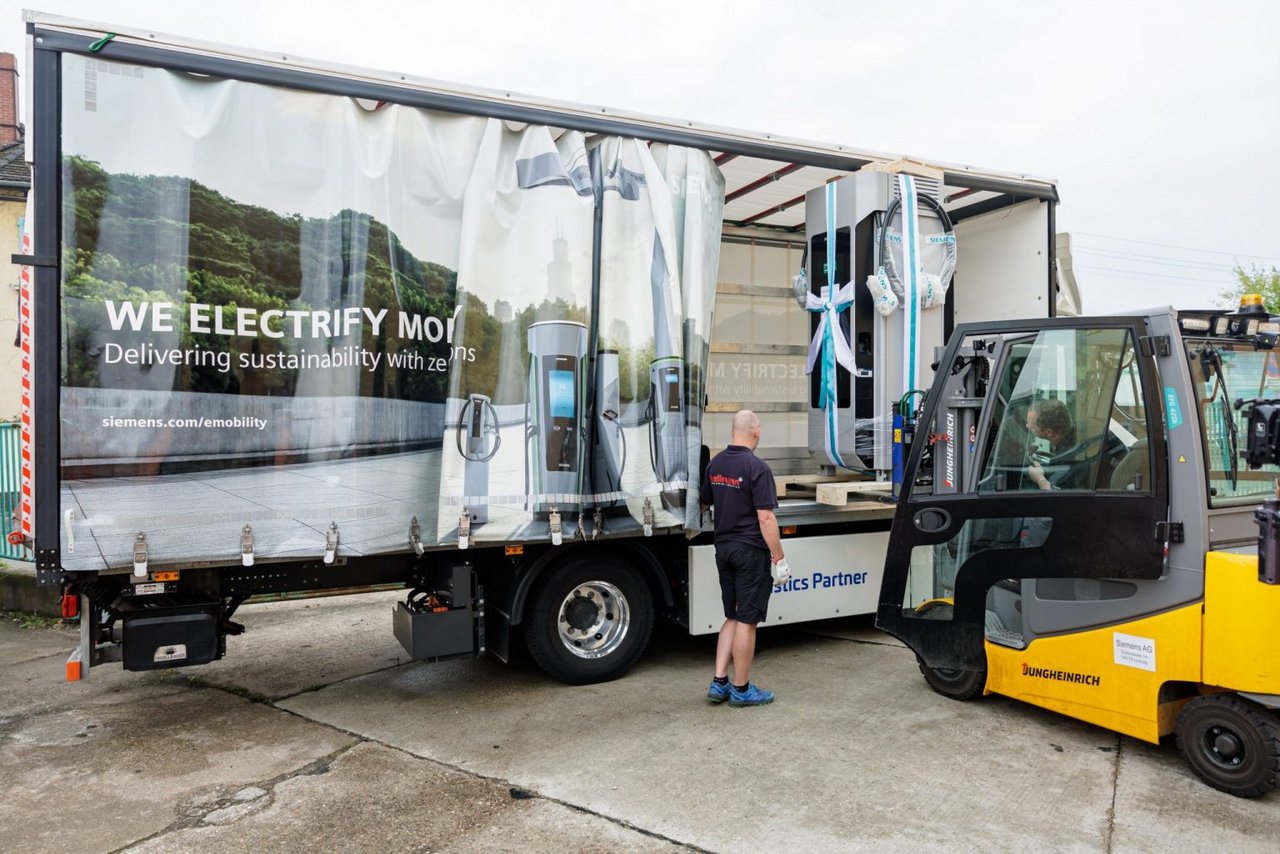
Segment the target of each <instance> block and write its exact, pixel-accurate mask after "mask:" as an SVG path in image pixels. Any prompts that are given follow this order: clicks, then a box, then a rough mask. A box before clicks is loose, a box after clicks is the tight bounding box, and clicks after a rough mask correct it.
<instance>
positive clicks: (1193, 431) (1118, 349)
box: [876, 294, 1280, 798]
mask: <svg viewBox="0 0 1280 854" xmlns="http://www.w3.org/2000/svg"><path fill="white" fill-rule="evenodd" d="M1278 338H1280V316H1276V315H1270V314H1268V313H1267V312H1266V310H1265V309H1264V308H1263V306H1262V299H1261V297H1259V296H1258V295H1256V294H1249V295H1246V296H1245V297H1244V298H1243V300H1242V301H1241V305H1240V307H1239V309H1238V310H1234V311H1231V310H1208V311H1174V310H1172V309H1161V310H1154V311H1145V312H1139V313H1135V314H1132V315H1121V316H1114V317H1095V318H1074V317H1073V318H1051V319H1049V320H1028V321H999V322H991V323H971V324H963V325H959V326H957V327H956V330H955V332H954V334H953V335H952V337H951V339H950V341H949V342H948V344H947V346H946V348H945V349H944V350H943V352H942V355H941V357H940V359H939V361H938V363H937V365H936V366H935V370H936V374H935V379H934V382H933V386H932V388H931V389H930V390H929V391H928V393H927V394H926V395H925V396H924V400H923V404H922V405H921V406H920V408H919V409H917V410H916V411H915V413H913V417H912V419H911V422H912V423H910V424H908V425H906V428H905V429H903V430H902V431H901V434H902V435H903V436H906V437H909V438H910V447H909V449H906V452H905V454H904V459H905V462H904V464H903V470H902V472H901V487H900V493H899V496H898V511H897V513H896V515H895V518H894V521H893V528H892V532H891V535H890V541H889V550H888V554H887V556H886V563H885V571H884V581H883V585H882V587H881V593H880V602H879V608H878V611H877V616H876V624H877V625H878V626H879V627H880V628H881V629H883V630H885V631H887V632H888V633H890V634H892V635H894V636H895V637H897V638H899V639H900V640H902V641H903V642H904V643H905V644H906V645H907V646H908V647H910V648H911V649H912V651H914V652H915V654H916V656H917V658H918V660H919V666H920V670H921V672H922V673H923V675H924V678H925V680H926V681H927V682H928V684H929V685H930V687H932V688H933V689H934V690H935V691H937V692H938V693H940V694H943V695H944V696H947V697H951V698H953V699H957V700H971V699H975V698H977V697H979V696H983V695H986V694H1001V695H1004V696H1007V697H1012V698H1014V699H1017V700H1021V701H1024V702H1027V703H1031V704H1032V705H1036V706H1041V707H1043V708H1046V709H1051V710H1053V711H1055V712H1059V713H1061V714H1064V715H1069V716H1071V717H1073V718H1078V719H1080V720H1083V721H1087V722H1089V723H1092V724H1096V725H1098V726H1101V727H1106V728H1108V729H1110V730H1113V731H1115V732H1118V733H1123V734H1124V735H1129V736H1132V737H1134V738H1139V739H1142V740H1144V741H1148V742H1151V743H1159V742H1160V741H1161V739H1165V738H1168V737H1170V736H1173V737H1174V738H1175V739H1176V743H1177V746H1178V748H1179V749H1180V750H1181V751H1182V753H1183V755H1184V756H1185V758H1186V760H1187V762H1188V763H1189V764H1190V765H1191V767H1192V769H1193V770H1194V771H1195V772H1196V774H1197V775H1199V776H1200V777H1201V778H1202V779H1203V780H1204V781H1205V782H1206V783H1208V784H1209V785H1211V786H1213V787H1215V788H1217V789H1220V790H1222V791H1224V792H1228V793H1230V794H1232V795H1236V796H1239V797H1246V798H1248V797H1257V796H1260V795H1263V794H1265V793H1267V792H1269V791H1270V790H1272V789H1273V788H1275V786H1276V782H1277V777H1278V775H1280V712H1278V711H1277V710H1280V498H1277V495H1278V494H1280V492H1278V486H1277V478H1278V477H1280V349H1277V348H1276V342H1277V339H1278Z"/></svg>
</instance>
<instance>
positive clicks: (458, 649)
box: [392, 564, 484, 659]
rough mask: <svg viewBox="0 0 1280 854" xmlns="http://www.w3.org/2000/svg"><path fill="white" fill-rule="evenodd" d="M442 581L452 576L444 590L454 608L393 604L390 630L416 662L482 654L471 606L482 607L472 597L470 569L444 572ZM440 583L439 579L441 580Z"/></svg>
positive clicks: (463, 567) (480, 633) (478, 626)
mask: <svg viewBox="0 0 1280 854" xmlns="http://www.w3.org/2000/svg"><path fill="white" fill-rule="evenodd" d="M446 573H447V574H446V576H445V579H448V578H449V577H450V576H451V577H452V583H448V582H447V581H445V583H446V584H448V587H447V588H446V589H447V590H448V593H449V601H450V602H451V603H452V604H453V605H455V606H457V607H451V608H449V609H448V610H445V611H432V610H428V609H425V608H424V609H415V608H410V607H409V606H408V605H407V604H406V603H404V602H397V603H396V608H395V612H394V614H393V615H392V630H393V631H394V632H395V636H396V640H398V641H400V645H401V646H403V647H404V648H405V651H406V652H408V653H409V655H411V656H412V657H414V658H416V659H434V658H448V657H452V656H459V655H474V654H476V653H477V652H483V651H484V635H483V631H484V630H483V628H482V626H483V623H482V622H481V621H479V620H478V619H477V617H478V616H482V615H483V613H484V612H483V609H481V610H480V611H479V613H477V612H476V611H473V610H472V607H471V605H472V603H473V601H475V602H476V603H477V604H482V603H483V600H482V599H481V598H480V597H479V596H473V594H472V578H471V568H470V567H469V566H467V565H465V564H462V565H459V566H455V567H452V570H451V572H450V571H449V570H446ZM442 580H443V579H442Z"/></svg>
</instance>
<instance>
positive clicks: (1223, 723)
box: [1177, 694, 1280, 798]
mask: <svg viewBox="0 0 1280 854" xmlns="http://www.w3.org/2000/svg"><path fill="white" fill-rule="evenodd" d="M1177 736H1178V749H1179V750H1181V751H1182V755H1183V756H1185V757H1186V759H1187V763H1188V764H1189V765H1190V766H1191V768H1192V770H1194V771H1195V772H1196V774H1198V775H1199V776H1200V779H1202V780H1204V781H1205V782H1206V783H1208V784H1209V785H1210V786H1213V787H1214V788H1215V789H1219V790H1221V791H1223V792H1226V793H1227V794H1230V795H1235V796H1236V797H1238V798H1256V797H1258V796H1259V795H1265V794H1266V793H1267V792H1269V791H1271V790H1272V789H1274V788H1275V787H1276V779H1277V775H1280V719H1277V718H1276V716H1275V715H1274V714H1273V713H1271V712H1269V711H1267V710H1266V709H1264V708H1262V707H1261V706H1257V705H1255V704H1253V703H1250V702H1249V701H1247V700H1245V699H1243V698H1241V697H1238V696H1237V695H1235V694H1208V695H1206V696H1202V697H1196V698H1195V699H1193V700H1191V701H1190V702H1188V703H1187V704H1186V705H1185V706H1183V707H1182V712H1181V713H1180V714H1179V715H1178V729H1177Z"/></svg>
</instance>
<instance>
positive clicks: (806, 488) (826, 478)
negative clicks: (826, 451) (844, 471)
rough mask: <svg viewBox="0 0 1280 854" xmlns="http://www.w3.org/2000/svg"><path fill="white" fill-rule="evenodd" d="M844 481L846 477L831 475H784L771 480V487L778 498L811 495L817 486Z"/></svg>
mask: <svg viewBox="0 0 1280 854" xmlns="http://www.w3.org/2000/svg"><path fill="white" fill-rule="evenodd" d="M845 479H846V476H842V475H833V474H786V475H776V476H775V477H774V478H773V486H774V489H776V490H777V492H778V496H779V497H782V496H784V495H786V494H787V493H789V492H792V493H796V492H799V493H806V494H808V495H813V494H814V491H815V490H816V489H817V486H818V484H820V483H839V482H841V481H843V480H845Z"/></svg>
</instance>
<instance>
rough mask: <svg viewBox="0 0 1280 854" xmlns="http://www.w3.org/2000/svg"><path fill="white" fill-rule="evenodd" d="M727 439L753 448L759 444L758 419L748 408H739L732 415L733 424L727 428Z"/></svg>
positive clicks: (735, 443)
mask: <svg viewBox="0 0 1280 854" xmlns="http://www.w3.org/2000/svg"><path fill="white" fill-rule="evenodd" d="M729 441H730V442H731V443H732V444H734V445H745V446H746V447H748V448H750V449H752V450H753V451H754V450H755V447H756V445H758V444H760V419H759V417H757V416H756V414H755V413H754V412H752V411H751V410H750V409H743V410H740V411H739V412H738V413H737V414H735V415H734V416H733V426H732V427H730V428H729Z"/></svg>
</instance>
